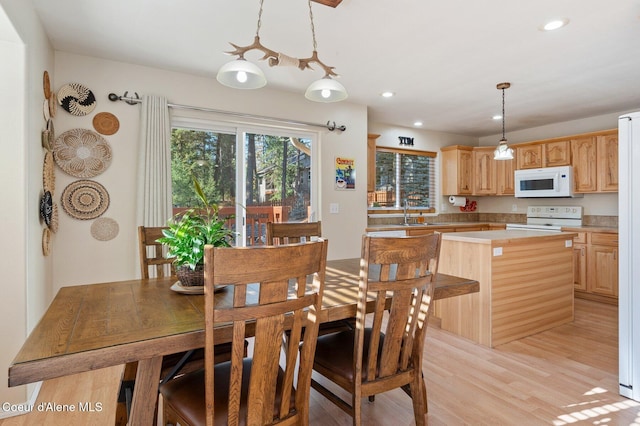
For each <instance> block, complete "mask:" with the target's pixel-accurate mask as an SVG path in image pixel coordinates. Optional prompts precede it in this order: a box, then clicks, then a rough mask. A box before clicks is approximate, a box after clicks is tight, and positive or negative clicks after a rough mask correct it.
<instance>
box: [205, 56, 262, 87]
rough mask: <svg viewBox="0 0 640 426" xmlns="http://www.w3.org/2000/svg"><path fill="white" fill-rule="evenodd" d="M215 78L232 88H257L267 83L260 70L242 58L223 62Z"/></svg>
mask: <svg viewBox="0 0 640 426" xmlns="http://www.w3.org/2000/svg"><path fill="white" fill-rule="evenodd" d="M216 78H217V80H218V81H219V82H220V83H221V84H224V85H225V86H227V87H233V88H234V89H259V88H261V87H264V86H265V85H266V84H267V79H266V78H265V76H264V73H263V72H262V70H261V69H260V68H259V67H258V66H257V65H256V64H252V63H251V62H249V61H247V60H245V59H244V58H239V59H236V60H235V61H231V62H228V63H226V64H224V65H223V66H222V68H220V71H218V75H217V76H216Z"/></svg>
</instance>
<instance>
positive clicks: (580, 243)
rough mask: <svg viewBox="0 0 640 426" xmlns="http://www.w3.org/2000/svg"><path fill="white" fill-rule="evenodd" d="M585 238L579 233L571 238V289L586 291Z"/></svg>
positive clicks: (582, 233)
mask: <svg viewBox="0 0 640 426" xmlns="http://www.w3.org/2000/svg"><path fill="white" fill-rule="evenodd" d="M586 243H587V236H586V233H585V232H579V233H578V236H576V237H574V238H573V288H574V290H578V291H587V244H586Z"/></svg>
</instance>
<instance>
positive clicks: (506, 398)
mask: <svg viewBox="0 0 640 426" xmlns="http://www.w3.org/2000/svg"><path fill="white" fill-rule="evenodd" d="M429 327H430V328H429V329H428V330H427V342H426V346H425V351H426V353H425V361H424V369H423V371H424V373H425V377H426V381H427V393H428V403H429V414H428V417H427V419H428V423H429V425H447V426H451V425H555V426H562V425H577V424H580V425H587V424H590V425H601V426H602V425H640V403H637V402H635V401H633V400H630V399H626V398H624V397H622V396H620V395H619V394H618V332H617V330H618V313H617V307H616V306H611V305H606V304H602V303H598V302H593V301H588V300H580V299H576V300H575V320H574V321H573V322H571V323H569V324H565V325H562V326H559V327H556V328H554V329H551V330H548V331H544V332H542V333H539V334H536V335H534V336H529V337H526V338H523V339H520V340H517V341H514V342H510V343H507V344H504V345H501V346H498V347H496V348H494V349H490V348H487V347H484V346H480V345H476V344H474V343H472V342H470V341H468V340H465V339H461V338H459V337H457V336H455V335H453V334H450V333H448V332H446V331H442V330H441V329H439V328H438V326H437V324H430V325H429ZM311 398H312V400H311V418H310V424H312V425H322V426H325V425H326V426H332V425H348V424H351V421H350V418H349V416H347V415H346V414H344V413H343V412H342V411H341V410H339V409H337V408H336V407H334V406H332V404H330V403H329V402H327V401H326V400H325V399H324V398H323V397H322V396H321V395H319V394H318V393H316V392H314V391H312V395H311ZM413 423H414V421H413V412H412V408H411V401H410V400H409V398H408V397H407V396H406V395H405V394H404V392H402V391H393V392H388V393H386V394H382V395H377V396H376V400H375V402H373V403H369V402H368V401H366V399H365V400H364V401H363V425H367V426H377V425H380V426H383V425H384V426H386V425H410V424H413Z"/></svg>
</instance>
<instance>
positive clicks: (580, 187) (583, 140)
mask: <svg viewBox="0 0 640 426" xmlns="http://www.w3.org/2000/svg"><path fill="white" fill-rule="evenodd" d="M571 157H572V160H571V164H572V165H573V179H574V189H575V192H583V193H584V192H616V191H618V133H617V130H608V131H605V132H597V133H591V134H586V135H581V136H577V137H575V138H572V139H571Z"/></svg>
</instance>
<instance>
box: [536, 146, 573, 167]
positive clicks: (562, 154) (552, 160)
mask: <svg viewBox="0 0 640 426" xmlns="http://www.w3.org/2000/svg"><path fill="white" fill-rule="evenodd" d="M542 153H543V155H542V157H543V158H542V161H543V164H544V167H556V166H568V165H570V164H571V141H570V140H569V139H566V140H559V141H553V142H546V143H544V144H542Z"/></svg>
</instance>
